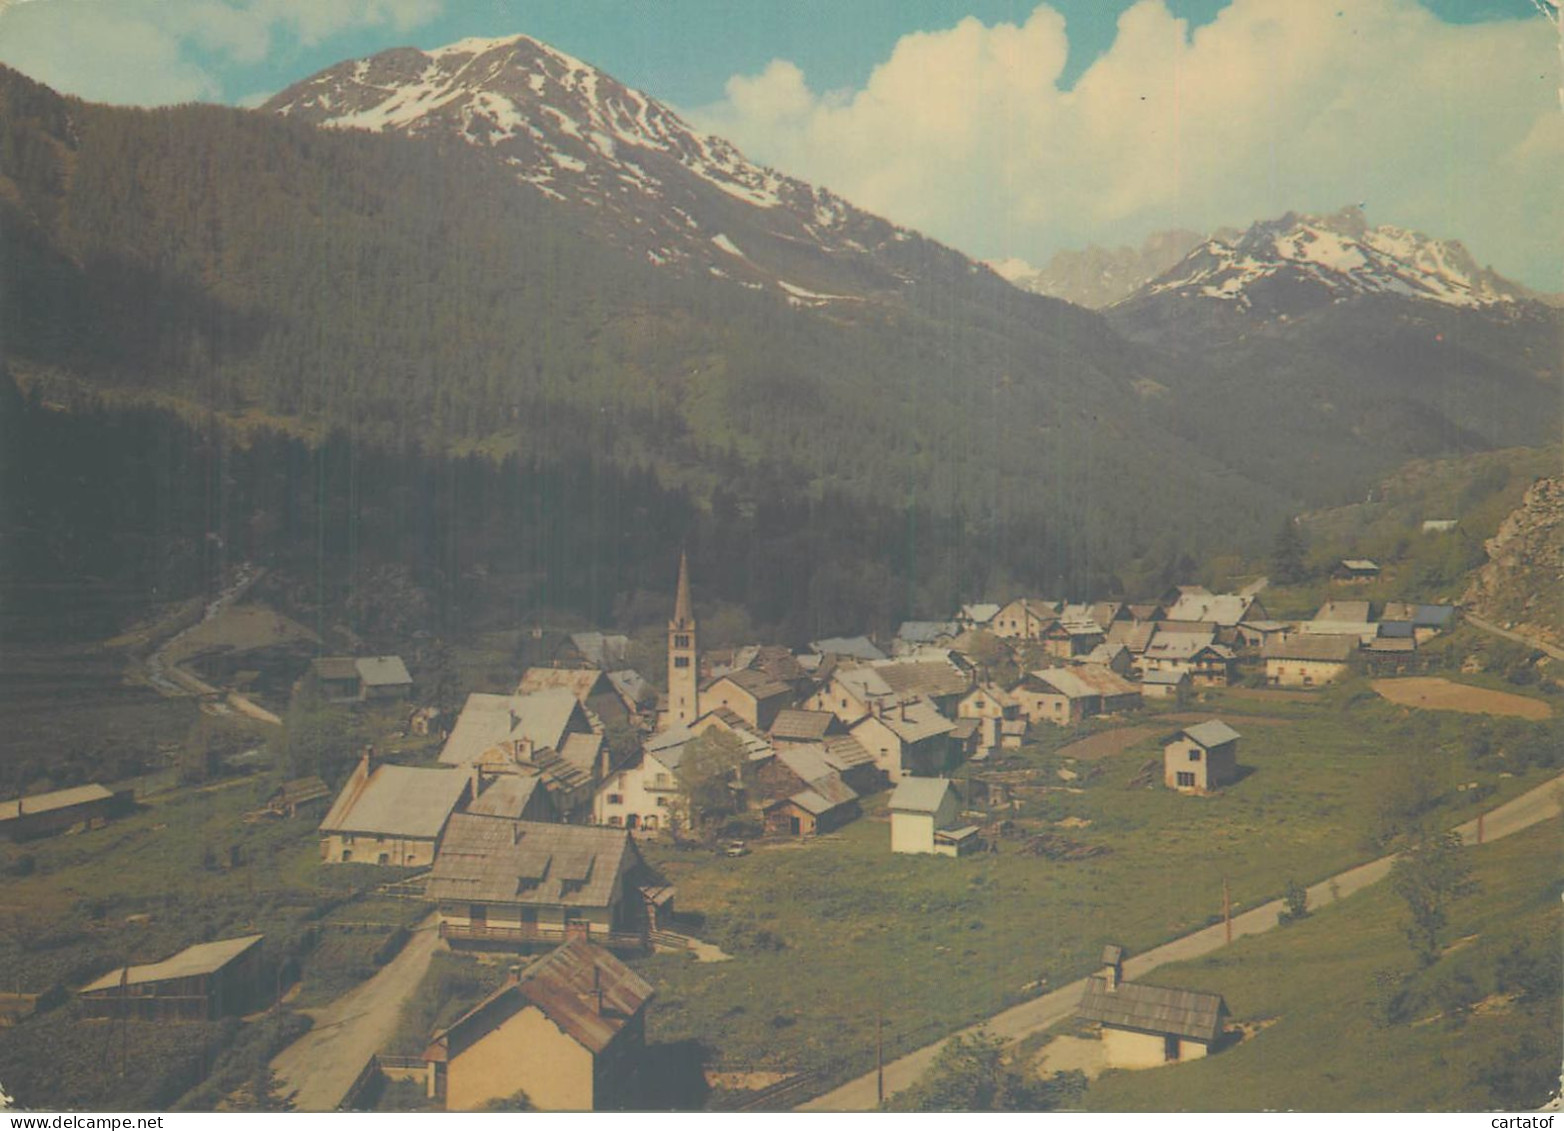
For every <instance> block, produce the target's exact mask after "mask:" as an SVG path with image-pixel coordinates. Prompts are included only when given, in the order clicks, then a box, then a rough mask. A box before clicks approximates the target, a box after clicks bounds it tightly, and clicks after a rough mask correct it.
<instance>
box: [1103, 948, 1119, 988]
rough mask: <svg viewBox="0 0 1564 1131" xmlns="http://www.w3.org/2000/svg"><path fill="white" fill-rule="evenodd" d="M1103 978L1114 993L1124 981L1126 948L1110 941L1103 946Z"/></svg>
mask: <svg viewBox="0 0 1564 1131" xmlns="http://www.w3.org/2000/svg"><path fill="white" fill-rule="evenodd" d="M1102 980H1103V981H1104V982H1106V983H1107V985H1108V992H1109V993H1112V992H1113V991H1114V990H1116V989H1118V988H1119V984H1120V983H1121V982H1123V981H1124V948H1123V947H1122V946H1117V945H1115V944H1113V943H1109V944H1108V945H1107V946H1105V947H1103V948H1102Z"/></svg>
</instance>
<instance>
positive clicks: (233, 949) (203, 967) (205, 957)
mask: <svg viewBox="0 0 1564 1131" xmlns="http://www.w3.org/2000/svg"><path fill="white" fill-rule="evenodd" d="M265 937H266V936H265V935H244V936H242V937H240V938H234V939H218V940H216V941H215V942H207V943H197V944H196V945H195V946H187V947H185V949H184V950H182V951H180V952H179V953H178V954H175V955H173V956H172V957H169V958H165V959H163V961H162V962H152V963H148V964H146V965H144V966H130V967H124V966H122V967H118V968H116V969H114V970H112V971H110V972H109V973H107V974H105V975H103V977H101V978H99V979H98V980H97V981H95V982H89V983H88V984H87V985H85V986H83V987H82V988H81V990H80V991H79V992H80V993H84V994H85V993H92V992H94V991H98V990H112V989H117V988H118V987H119V984H120V980H121V978H123V979H124V981H125V984H126V985H128V986H139V985H144V984H146V983H148V982H166V981H169V980H171V979H173V978H195V977H199V976H200V975H202V974H215V973H217V971H219V970H221V969H222V968H223V967H224V966H227V965H228V964H229V963H230V962H232V961H233V960H234V959H236V958H238V957H239V956H240V955H241V954H243V953H244V952H245V951H247V950H249V949H250V948H251V947H252V946H255V945H256V944H257V943H259V942H260V941H261V940H262V939H263V938H265Z"/></svg>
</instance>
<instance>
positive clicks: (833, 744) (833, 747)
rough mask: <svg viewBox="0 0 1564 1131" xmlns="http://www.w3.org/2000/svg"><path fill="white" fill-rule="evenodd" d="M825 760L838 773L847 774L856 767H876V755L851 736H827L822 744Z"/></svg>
mask: <svg viewBox="0 0 1564 1131" xmlns="http://www.w3.org/2000/svg"><path fill="white" fill-rule="evenodd" d="M820 749H821V750H822V751H824V754H825V760H826V762H827V763H828V764H829V765H830V767H831V768H832V769H833V770H835V771H837V772H838V773H845V772H846V771H848V770H850V769H852V768H853V767H855V766H872V765H874V755H873V754H871V753H869V751H868V750H866V749H865V748H864V744H863V743H861V742H859V741H858V740H857V739H856V738H854V737H853V736H852V735H850V734H831V735H827V736H826V737H825V738H824V739H822V740H821V742H820Z"/></svg>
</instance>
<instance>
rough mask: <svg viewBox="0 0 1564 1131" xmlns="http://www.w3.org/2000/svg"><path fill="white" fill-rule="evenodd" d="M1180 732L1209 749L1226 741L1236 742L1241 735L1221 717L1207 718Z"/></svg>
mask: <svg viewBox="0 0 1564 1131" xmlns="http://www.w3.org/2000/svg"><path fill="white" fill-rule="evenodd" d="M1179 733H1180V734H1182V735H1184V736H1185V737H1186V738H1188V739H1189V740H1190V741H1191V742H1198V743H1199V744H1200V745H1201V746H1204V747H1205V748H1206V749H1207V750H1210V749H1211V748H1212V747H1215V746H1221V745H1222V744H1223V743H1226V742H1235V741H1237V739H1238V737H1239V735H1238V732H1237V731H1236V730H1234V729H1233V728H1232V727H1230V726H1228V725H1227V724H1226V723H1224V722H1223V721H1222V720H1221V719H1207V720H1206V721H1205V722H1203V723H1197V724H1196V725H1194V726H1192V727H1185V728H1184V729H1183V730H1182V731H1180V732H1179Z"/></svg>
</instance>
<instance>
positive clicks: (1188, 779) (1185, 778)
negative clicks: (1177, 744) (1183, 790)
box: [1177, 770, 1195, 786]
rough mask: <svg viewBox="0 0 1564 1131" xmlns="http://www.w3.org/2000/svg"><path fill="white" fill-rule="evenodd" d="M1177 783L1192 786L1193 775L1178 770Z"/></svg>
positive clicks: (1193, 782) (1193, 781)
mask: <svg viewBox="0 0 1564 1131" xmlns="http://www.w3.org/2000/svg"><path fill="white" fill-rule="evenodd" d="M1177 781H1178V784H1179V785H1188V786H1193V785H1194V784H1195V775H1194V774H1192V773H1190V772H1189V771H1187V770H1180V771H1179V772H1178V778H1177Z"/></svg>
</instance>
